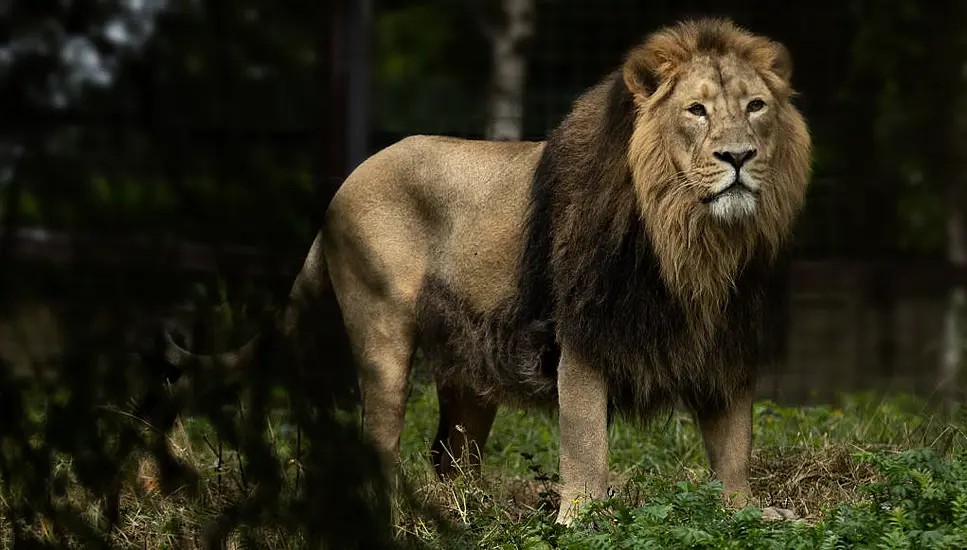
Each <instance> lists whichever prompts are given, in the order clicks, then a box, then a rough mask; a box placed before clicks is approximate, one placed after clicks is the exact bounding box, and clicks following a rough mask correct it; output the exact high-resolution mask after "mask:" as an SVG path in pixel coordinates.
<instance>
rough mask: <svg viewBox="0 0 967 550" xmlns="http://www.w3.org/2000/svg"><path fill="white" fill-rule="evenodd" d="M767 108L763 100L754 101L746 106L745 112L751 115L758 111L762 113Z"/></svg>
mask: <svg viewBox="0 0 967 550" xmlns="http://www.w3.org/2000/svg"><path fill="white" fill-rule="evenodd" d="M765 106H766V102H765V101H762V100H761V99H753V100H752V101H750V102H749V104H748V105H746V106H745V110H746V111H748V112H750V113H754V112H756V111H761V110H762V108H763V107H765Z"/></svg>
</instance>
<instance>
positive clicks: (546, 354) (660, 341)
mask: <svg viewBox="0 0 967 550" xmlns="http://www.w3.org/2000/svg"><path fill="white" fill-rule="evenodd" d="M790 74H791V63H790V57H789V55H788V52H787V50H786V49H785V48H784V47H783V46H782V45H780V44H778V43H776V42H773V41H771V40H769V39H767V38H764V37H761V36H756V35H753V34H750V33H749V32H747V31H745V30H744V29H741V28H739V27H737V26H735V25H734V24H733V23H732V22H730V21H728V20H712V19H704V20H698V21H687V22H682V23H679V24H678V25H675V26H672V27H668V28H665V29H662V30H660V31H658V32H656V33H654V34H652V35H651V36H650V37H648V38H647V40H646V41H645V42H644V43H643V44H642V45H640V46H638V47H637V48H635V49H633V50H632V51H631V52H630V53H629V55H628V56H627V57H626V59H625V62H624V64H623V66H622V67H621V68H620V69H619V70H616V71H614V72H613V73H611V74H610V75H608V76H607V77H605V78H604V80H602V81H601V82H600V83H599V84H598V85H596V86H594V87H593V88H591V89H590V90H589V91H587V92H586V93H585V94H584V95H583V96H581V97H580V98H579V99H578V100H577V101H576V103H575V104H574V108H573V110H572V111H571V113H570V114H569V115H568V116H567V118H566V119H565V120H564V121H563V122H562V123H561V124H560V126H558V127H557V128H556V129H555V130H554V131H553V132H552V133H551V135H550V137H549V139H548V140H547V141H546V142H520V143H507V142H483V141H468V140H462V139H454V138H447V137H432V136H413V137H409V138H407V139H404V140H402V141H400V142H399V143H396V144H394V145H392V146H390V147H387V148H386V149H384V150H382V151H380V152H379V153H377V154H375V155H373V156H372V157H371V158H369V159H368V160H366V161H365V162H364V163H363V164H362V165H360V166H359V167H358V168H357V169H356V170H355V171H354V172H353V173H352V174H351V175H350V176H349V177H348V178H347V179H346V181H345V183H344V184H343V185H342V187H341V188H340V189H339V191H338V193H337V194H336V196H335V198H334V199H333V200H332V203H331V204H330V205H329V209H328V213H327V217H326V220H325V225H324V227H323V228H322V230H321V231H320V232H319V234H318V236H317V237H316V240H315V242H314V243H313V245H312V248H311V250H310V251H309V254H308V257H307V259H306V261H305V265H304V267H303V268H302V271H301V272H300V273H299V275H298V277H297V279H296V281H295V284H294V286H293V289H292V293H291V295H290V305H289V306H287V308H286V309H285V312H284V313H285V315H284V319H285V320H284V321H283V322H282V326H281V329H280V330H281V332H282V334H283V335H287V334H292V333H293V331H294V330H295V325H296V323H295V320H296V318H297V317H299V315H298V314H297V312H298V310H299V308H300V307H304V304H306V303H307V300H312V299H315V298H317V297H323V296H326V295H328V296H334V297H335V300H336V301H337V302H338V306H339V310H340V311H341V314H342V317H343V321H344V324H345V327H346V330H347V333H348V336H349V341H350V344H351V347H352V351H353V354H354V357H355V360H356V363H357V365H358V366H359V367H360V368H361V369H362V371H361V378H360V389H361V395H362V400H363V408H364V415H363V416H364V425H365V428H366V430H367V432H368V434H369V435H370V436H371V437H372V439H373V440H374V441H375V444H376V445H377V447H378V448H379V450H380V451H381V453H382V454H383V455H384V458H385V460H386V461H387V464H388V465H392V464H395V461H396V459H397V458H398V454H399V443H400V431H401V429H402V424H403V412H404V405H405V400H406V393H407V391H406V390H407V381H408V377H409V374H410V365H411V361H412V358H413V355H414V350H416V349H417V348H418V347H419V348H421V349H422V350H423V352H424V355H425V356H426V358H427V360H428V362H429V363H430V364H431V365H432V367H433V372H434V375H435V378H436V383H437V390H438V392H439V401H440V424H439V431H438V432H437V435H436V440H435V443H434V445H433V449H432V456H433V461H434V465H435V467H436V470H437V472H438V473H439V474H440V475H441V476H448V475H452V474H453V472H454V467H455V466H454V464H453V463H452V459H451V456H452V455H450V454H449V453H448V452H447V450H446V449H448V448H449V449H454V448H455V450H456V451H460V452H466V451H469V454H470V456H471V458H472V459H473V467H474V468H477V467H479V460H480V455H479V449H480V448H482V447H483V446H484V443H485V442H486V439H487V435H488V433H489V431H490V428H491V424H492V422H493V419H494V414H495V412H496V409H497V406H498V404H507V403H516V404H520V405H537V406H553V405H554V404H555V403H556V404H557V405H558V406H559V410H560V434H561V436H560V437H561V439H560V473H561V479H562V489H561V506H560V509H559V512H558V521H561V522H569V521H570V520H571V519H572V517H573V514H574V508H573V507H572V506H571V504H572V503H573V502H578V501H579V499H580V498H581V497H587V496H589V497H591V498H600V497H603V496H605V495H606V492H607V488H608V443H607V430H606V427H607V417H608V410H609V406H614V407H616V408H617V409H618V410H622V411H625V412H627V413H629V414H631V415H632V416H633V417H635V418H639V419H641V418H646V417H648V415H650V414H652V413H654V412H656V410H658V409H660V408H665V407H669V406H671V405H673V404H674V403H675V402H676V401H679V402H681V403H683V404H684V405H686V406H687V407H689V408H690V410H692V411H693V412H694V414H695V416H696V418H697V421H698V425H699V426H700V429H701V433H702V437H703V439H704V443H705V448H706V452H707V455H708V458H709V461H710V464H711V468H712V470H713V472H714V473H715V474H716V475H717V476H718V477H719V479H720V480H721V481H722V483H723V486H724V489H725V492H726V495H732V500H731V501H730V502H731V503H732V504H733V505H738V506H741V505H743V504H744V503H746V502H747V499H748V498H749V497H750V496H751V492H750V489H749V482H748V463H749V454H750V447H751V442H752V401H753V393H754V387H755V375H756V369H757V366H758V365H759V364H760V363H761V362H762V361H763V330H764V327H763V322H762V321H763V312H764V303H763V301H764V294H765V288H766V282H767V279H768V276H769V274H770V272H771V266H772V265H773V263H774V259H775V256H776V253H777V251H778V250H779V248H780V246H781V245H782V244H783V242H784V241H785V240H786V237H787V236H788V234H789V232H790V226H791V224H792V223H793V221H794V218H795V217H796V215H797V213H798V212H799V211H800V209H801V208H802V206H803V203H804V198H805V191H806V186H807V182H808V180H809V176H810V148H811V143H810V138H809V133H808V130H807V127H806V123H805V121H804V119H803V117H802V116H801V115H800V113H799V112H798V111H797V110H796V108H795V107H794V106H793V105H792V104H791V103H790V102H789V99H790V96H791V95H792V93H793V91H792V88H791V87H790ZM329 284H331V286H332V294H324V293H325V292H326V291H327V287H328V285H329ZM256 341H257V340H253V342H256ZM253 347H254V344H252V343H250V345H248V347H247V348H246V350H243V353H237V352H236V353H232V354H224V355H225V357H223V358H225V359H230V360H234V361H236V362H238V361H242V360H244V358H245V357H246V356H250V355H251V353H252V349H253ZM167 356H168V359H169V361H170V362H172V363H173V364H175V365H177V366H180V367H182V368H190V367H191V366H193V365H194V366H197V365H198V364H199V357H200V356H195V355H192V354H190V353H189V352H187V351H185V350H183V349H181V348H179V347H177V346H176V345H174V344H173V343H172V342H171V341H170V339H169V343H168V349H167ZM455 454H460V453H459V452H457V453H455Z"/></svg>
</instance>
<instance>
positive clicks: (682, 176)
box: [622, 19, 811, 303]
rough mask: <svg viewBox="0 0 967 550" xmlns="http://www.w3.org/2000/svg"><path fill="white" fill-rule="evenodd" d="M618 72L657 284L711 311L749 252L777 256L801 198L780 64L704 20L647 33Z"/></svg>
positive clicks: (773, 49) (804, 159)
mask: <svg viewBox="0 0 967 550" xmlns="http://www.w3.org/2000/svg"><path fill="white" fill-rule="evenodd" d="M622 72H623V79H624V84H625V86H627V88H628V90H629V91H630V92H631V93H632V94H633V96H634V102H635V106H636V111H637V114H636V116H637V120H636V124H635V128H634V131H633V134H632V137H631V143H630V146H629V148H628V161H629V165H630V168H631V171H632V174H633V180H634V184H635V188H636V192H637V198H638V203H639V208H640V211H641V215H642V218H643V219H644V221H645V223H646V225H647V226H648V229H649V234H650V235H651V237H652V240H653V245H654V246H655V249H656V253H657V254H658V255H659V257H660V259H661V260H662V261H661V264H662V270H663V274H664V276H665V279H666V282H667V283H669V286H670V287H671V288H672V289H673V290H680V291H682V292H685V293H686V294H688V297H689V298H692V299H696V298H697V299H699V301H707V300H710V299H711V300H712V302H713V303H715V302H718V301H719V300H718V299H715V298H716V297H721V298H724V295H725V292H724V291H727V287H728V285H729V284H730V283H731V282H732V279H733V277H734V275H735V273H736V270H737V269H738V268H740V266H741V265H742V264H743V261H744V260H746V259H748V256H749V254H750V253H752V251H753V250H754V249H755V247H757V246H763V245H764V246H766V247H768V248H769V249H771V250H772V251H775V250H776V248H777V247H778V246H779V245H780V244H781V242H782V241H783V239H784V238H785V237H786V235H787V234H788V233H789V231H790V227H791V224H792V222H793V220H794V218H795V215H796V213H797V212H798V211H799V210H800V209H801V207H802V204H803V201H804V198H805V191H806V185H807V182H808V180H809V164H810V163H809V160H810V147H811V144H810V138H809V132H808V129H807V127H806V123H805V121H804V119H803V117H802V116H801V115H800V113H799V112H798V111H797V110H796V108H795V107H794V106H793V105H792V104H791V103H790V101H789V100H790V97H791V96H792V95H793V91H792V88H791V85H790V76H791V73H792V64H791V60H790V56H789V53H788V51H787V50H786V48H785V47H784V46H782V45H781V44H779V43H777V42H774V41H772V40H770V39H768V38H765V37H761V36H756V35H753V34H751V33H749V32H747V31H745V30H744V29H741V28H739V27H737V26H736V25H734V24H733V23H731V22H730V21H728V20H718V19H704V20H698V21H687V22H683V23H680V24H678V25H677V26H673V27H669V28H665V29H662V30H660V31H658V32H656V33H654V34H653V35H651V36H650V37H648V39H647V40H646V41H645V42H644V43H643V44H642V45H641V46H639V47H637V48H635V49H633V50H632V51H631V52H630V53H629V55H628V56H627V58H626V61H625V63H624V66H623V69H622Z"/></svg>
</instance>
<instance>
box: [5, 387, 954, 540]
mask: <svg viewBox="0 0 967 550" xmlns="http://www.w3.org/2000/svg"><path fill="white" fill-rule="evenodd" d="M436 407H437V404H436V394H435V391H434V389H433V388H432V387H431V386H429V385H427V384H425V383H417V384H415V385H414V387H413V390H412V392H411V395H410V399H409V402H408V406H407V416H406V424H405V430H404V434H403V443H402V458H403V464H404V471H405V473H406V478H407V479H408V481H409V483H410V485H411V486H412V488H413V489H414V491H415V497H416V499H415V500H416V503H417V504H424V505H426V504H428V505H431V506H434V507H435V509H436V510H438V511H440V512H442V515H443V516H444V517H445V518H447V519H449V520H450V523H451V524H452V526H453V527H450V528H444V527H441V526H440V525H439V524H437V523H434V522H431V521H429V520H428V518H427V517H426V515H425V514H424V513H422V512H421V511H419V508H418V507H416V508H415V507H414V506H413V505H412V504H406V503H402V502H399V503H397V506H396V510H395V512H396V514H395V515H396V520H395V521H396V527H397V537H398V539H399V540H400V542H401V543H403V544H404V545H406V546H413V547H423V548H555V547H561V548H720V547H721V548H725V547H741V548H797V547H801V548H819V547H829V548H839V547H843V548H846V547H858V548H863V547H869V548H948V547H949V548H957V547H959V546H957V545H958V544H960V542H964V543H965V544H967V462H965V456H967V454H965V453H967V429H965V427H967V415H964V414H963V413H961V415H960V416H959V417H956V418H952V419H949V418H948V419H946V420H942V419H939V418H938V417H935V416H933V415H932V414H930V413H929V411H928V410H927V409H926V407H925V405H924V404H923V403H922V402H920V401H919V400H917V399H914V398H912V397H905V396H895V397H890V398H880V397H877V396H874V395H872V394H858V395H848V396H844V397H843V398H842V400H841V402H840V403H837V404H836V405H835V406H813V407H801V408H790V407H780V406H778V405H776V404H774V403H771V402H759V403H757V404H756V405H755V408H754V431H755V437H756V442H755V451H754V454H753V463H752V486H753V490H754V492H755V493H756V495H757V496H758V497H759V498H760V499H761V504H762V505H773V506H778V507H783V508H790V509H793V510H795V511H796V513H797V514H798V515H799V516H800V517H801V518H802V520H801V521H796V522H775V523H772V522H764V521H762V520H761V519H760V517H759V515H758V509H756V508H748V509H746V510H742V511H740V512H737V513H730V512H727V511H725V510H723V509H722V507H721V506H720V505H719V502H720V501H719V497H718V485H717V484H716V483H715V482H714V480H712V479H711V477H710V475H709V472H708V469H707V464H706V462H705V456H704V451H703V448H702V445H701V440H700V438H699V435H698V433H697V430H696V427H695V426H694V425H693V422H692V420H691V418H690V417H689V416H688V415H686V414H682V413H678V412H675V413H673V414H670V415H667V416H664V417H661V418H658V419H656V420H655V421H653V422H652V423H651V424H650V425H648V426H646V427H644V428H642V429H638V428H635V427H633V426H631V425H630V424H629V423H627V422H624V421H622V420H620V419H619V420H618V421H616V422H615V423H613V425H612V426H611V427H610V429H609V444H610V450H611V453H610V468H611V484H612V487H613V488H614V495H613V496H612V498H611V499H609V500H608V501H604V502H602V503H599V504H596V505H595V506H593V507H592V508H591V509H590V510H589V511H588V512H587V513H586V514H585V515H584V516H583V517H582V519H581V521H579V522H578V525H577V526H575V527H574V528H572V529H564V528H562V527H560V526H556V525H554V524H553V518H554V515H555V513H556V506H557V493H556V491H555V482H556V476H555V472H556V471H557V419H556V415H555V414H551V413H541V412H535V411H530V410H520V409H514V408H502V409H500V411H499V412H498V415H497V419H496V422H495V424H494V428H493V431H492V434H491V437H490V439H489V441H488V442H487V445H486V447H485V449H484V456H485V459H484V468H483V474H484V475H483V479H481V480H472V479H465V478H459V479H457V480H455V481H453V482H449V483H441V482H438V481H436V480H435V479H434V477H433V475H432V472H431V469H430V466H429V462H428V461H427V459H426V453H427V450H428V449H429V446H430V438H431V437H432V436H433V435H434V433H435V431H436V421H437V418H436V413H437V408H436ZM266 437H267V439H268V440H269V441H270V442H271V443H272V445H273V446H274V447H275V455H276V457H277V460H278V467H279V468H280V469H281V470H282V472H283V478H284V479H285V482H286V483H287V484H289V485H291V486H292V487H296V486H297V484H298V483H299V481H298V480H299V476H300V470H299V468H300V465H299V456H300V453H301V452H303V450H302V449H301V448H300V446H299V444H298V443H297V441H298V436H297V433H296V430H295V428H294V427H293V426H292V425H291V424H290V423H289V420H288V418H287V417H286V415H285V414H282V413H279V414H276V415H273V416H272V417H271V418H270V419H269V422H268V423H267V436H266ZM168 445H169V447H170V448H171V449H172V451H173V454H174V455H175V456H176V457H178V458H179V459H180V460H181V461H183V462H185V463H187V464H189V465H191V466H193V467H194V468H195V469H196V470H197V471H198V472H199V473H200V476H199V477H198V479H197V480H196V482H195V483H194V485H191V486H184V487H176V488H174V490H169V491H164V490H162V488H161V487H160V486H159V485H158V481H157V480H158V475H157V471H156V470H157V466H156V465H155V464H153V463H152V462H151V461H150V460H140V461H137V463H136V464H133V465H131V468H130V472H129V473H128V474H127V475H126V476H125V480H126V482H125V486H124V489H123V491H122V493H121V510H122V514H121V522H120V524H119V525H118V527H117V528H116V529H115V530H114V531H113V534H112V535H111V540H112V542H113V543H114V544H116V545H118V546H120V547H127V548H132V547H139V548H174V547H186V548H196V547H201V546H202V545H203V542H202V541H203V539H204V535H205V532H206V529H207V527H208V526H209V525H210V524H211V523H212V522H213V521H214V520H215V519H216V518H217V516H218V514H219V513H220V512H221V511H223V510H225V509H226V508H228V507H231V506H232V505H233V503H235V502H237V501H238V500H239V498H240V497H241V496H244V495H247V494H249V493H250V492H251V491H252V490H253V489H252V487H251V482H250V480H247V479H246V476H245V461H244V459H243V458H240V457H239V455H238V454H237V453H235V451H234V450H232V449H230V448H228V447H227V446H226V445H223V444H221V443H220V442H219V439H218V438H217V436H216V435H215V433H214V431H213V429H212V427H211V426H210V425H208V424H207V423H206V422H204V421H202V420H200V419H196V418H185V419H183V420H182V421H181V422H180V423H178V424H177V425H176V429H175V430H174V432H173V433H171V434H170V437H169V438H168ZM901 451H906V452H901ZM58 460H59V462H58V466H57V467H58V468H61V469H63V470H64V471H68V472H69V471H70V469H71V462H70V458H69V457H61V458H59V459H58ZM891 476H892V477H891ZM878 484H880V485H878ZM891 491H892V492H891ZM918 491H919V492H918ZM73 498H75V499H82V498H84V496H83V495H79V494H78V495H74V497H73ZM891 499H892V500H891ZM958 499H959V500H958ZM897 503H900V504H897ZM99 506H100V503H99V502H98V501H95V500H92V501H91V503H90V506H89V509H88V512H87V513H88V514H89V515H91V516H92V517H94V516H97V514H98V513H99V510H100V508H99ZM3 507H4V503H3V502H0V511H2V508H3ZM958 507H959V508H958ZM904 514H907V515H904ZM4 517H5V515H4ZM961 521H962V522H963V524H962V525H961V524H960V523H959V522H961ZM45 526H46V527H45ZM9 528H10V525H9V520H7V519H4V520H0V532H7V531H8V530H9ZM31 528H33V529H35V530H40V531H43V529H45V528H49V525H47V524H46V523H44V521H40V522H39V523H35V524H33V525H32V526H31ZM948 531H950V532H948ZM912 532H916V533H920V534H918V535H916V536H917V537H921V538H923V537H924V536H927V535H923V534H922V533H928V534H929V533H933V535H930V536H933V537H934V538H936V540H934V539H929V540H928V542H930V541H933V542H930V544H933V545H930V544H927V543H923V542H922V540H920V539H917V540H914V542H910V540H913V539H910V537H913V536H914V535H911V534H910V533H912ZM951 532H952V533H954V534H950V533H951ZM960 532H962V533H963V539H958V538H957V536H959V535H957V533H960ZM863 533H867V534H866V535H863ZM41 534H42V535H43V533H41ZM250 535H253V534H252V533H250ZM254 536H257V537H259V539H260V540H261V541H262V543H263V544H264V545H266V546H269V547H273V548H295V547H299V541H298V540H293V539H292V538H290V537H287V535H286V533H285V531H284V530H283V529H282V528H279V529H273V528H271V527H261V528H260V529H259V530H258V531H257V533H254ZM863 536H866V537H867V538H870V537H873V538H876V537H880V538H882V540H880V539H877V541H878V542H876V543H875V544H874V543H873V542H871V543H869V544H870V545H869V546H864V545H863V544H865V543H863V540H865V539H862V537H863ZM850 537H853V538H852V539H851V538H850ZM884 537H885V538H884ZM889 537H893V539H890V538H889ZM904 537H907V538H904ZM937 537H939V538H937ZM943 537H947V538H943ZM6 538H7V537H5V536H4V537H3V539H6ZM41 538H43V536H42V537H41ZM894 539H895V540H894ZM908 539H909V540H908ZM234 540H235V541H236V543H235V545H236V546H235V547H241V546H244V545H242V544H241V543H240V541H241V540H242V539H241V538H239V537H235V539H234ZM851 540H852V541H853V543H849V544H848V542H849V541H851ZM871 540H872V539H871ZM844 541H846V542H844ZM857 541H859V542H857ZM884 541H885V542H884ZM898 541H899V542H898ZM917 541H920V542H917ZM937 541H940V542H937ZM944 541H946V542H944ZM951 541H953V542H951ZM736 544H738V545H737V546H736ZM844 544H845V546H844ZM944 544H947V546H944ZM877 545H879V546H877Z"/></svg>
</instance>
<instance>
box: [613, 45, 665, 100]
mask: <svg viewBox="0 0 967 550" xmlns="http://www.w3.org/2000/svg"><path fill="white" fill-rule="evenodd" d="M646 54H647V52H645V51H644V49H641V48H640V49H637V50H634V51H632V52H631V54H630V55H629V56H628V59H627V60H625V64H624V68H623V71H622V72H623V73H624V80H625V86H626V87H627V88H628V91H629V92H631V93H632V94H635V95H639V96H642V97H648V96H649V95H651V94H652V93H654V91H655V89H657V88H658V73H657V72H655V69H654V67H653V66H652V65H651V64H650V63H649V59H648V57H647V55H646Z"/></svg>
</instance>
